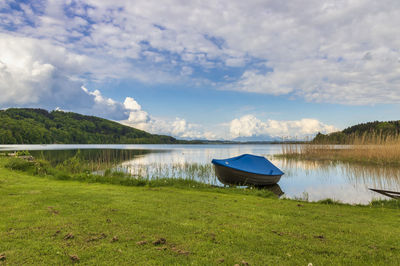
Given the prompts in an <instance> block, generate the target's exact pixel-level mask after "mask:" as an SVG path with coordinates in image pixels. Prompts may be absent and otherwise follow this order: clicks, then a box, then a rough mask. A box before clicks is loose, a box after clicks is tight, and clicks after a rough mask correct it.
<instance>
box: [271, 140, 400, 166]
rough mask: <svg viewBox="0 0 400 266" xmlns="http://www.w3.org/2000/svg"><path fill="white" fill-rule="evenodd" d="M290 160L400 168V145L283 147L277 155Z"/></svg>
mask: <svg viewBox="0 0 400 266" xmlns="http://www.w3.org/2000/svg"><path fill="white" fill-rule="evenodd" d="M277 156H278V157H284V158H289V159H300V160H312V161H340V162H349V163H361V164H368V165H377V166H400V143H394V144H393V143H391V142H390V143H388V144H369V145H367V144H365V145H347V146H340V145H329V144H324V145H321V144H302V145H290V144H284V145H282V153H281V154H280V155H277Z"/></svg>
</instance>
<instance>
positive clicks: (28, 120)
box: [0, 108, 180, 144]
mask: <svg viewBox="0 0 400 266" xmlns="http://www.w3.org/2000/svg"><path fill="white" fill-rule="evenodd" d="M178 142H180V141H178V140H176V139H175V138H173V137H170V136H163V135H153V134H150V133H147V132H145V131H142V130H138V129H135V128H132V127H128V126H124V125H122V124H119V123H117V122H113V121H110V120H107V119H103V118H99V117H95V116H86V115H81V114H77V113H72V112H62V111H51V112H48V111H46V110H43V109H29V108H10V109H7V110H0V144H55V143H57V144H139V143H178Z"/></svg>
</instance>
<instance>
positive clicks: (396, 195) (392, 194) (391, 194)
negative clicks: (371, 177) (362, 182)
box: [369, 188, 400, 200]
mask: <svg viewBox="0 0 400 266" xmlns="http://www.w3.org/2000/svg"><path fill="white" fill-rule="evenodd" d="M369 190H372V191H374V192H377V193H380V194H382V195H385V196H387V197H390V198H392V199H398V200H400V192H397V191H390V190H383V189H376V188H369Z"/></svg>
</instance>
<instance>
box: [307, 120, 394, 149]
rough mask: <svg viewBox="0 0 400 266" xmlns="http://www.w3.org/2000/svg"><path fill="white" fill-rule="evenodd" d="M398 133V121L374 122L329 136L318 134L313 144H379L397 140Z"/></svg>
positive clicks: (358, 125)
mask: <svg viewBox="0 0 400 266" xmlns="http://www.w3.org/2000/svg"><path fill="white" fill-rule="evenodd" d="M399 133H400V120H398V121H386V122H380V121H374V122H368V123H361V124H357V125H354V126H351V127H348V128H346V129H344V130H342V131H338V132H333V133H330V134H326V135H325V134H321V133H318V134H317V135H316V136H315V138H314V139H313V141H312V142H313V143H331V144H352V143H354V142H356V143H360V144H362V143H379V142H384V141H386V140H388V139H397V138H398V137H399Z"/></svg>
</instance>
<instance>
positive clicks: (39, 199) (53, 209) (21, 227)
mask: <svg viewBox="0 0 400 266" xmlns="http://www.w3.org/2000/svg"><path fill="white" fill-rule="evenodd" d="M0 197H1V202H2V208H1V209H0V212H1V213H0V225H1V228H0V234H1V235H0V238H1V239H2V241H1V242H0V254H4V255H5V261H6V262H7V263H10V264H66V263H69V262H72V260H73V259H74V258H75V259H76V258H79V261H80V262H82V263H85V264H86V263H87V264H124V263H127V262H131V263H137V264H180V265H183V264H190V263H194V264H217V263H222V264H225V265H233V264H235V263H239V264H240V263H241V262H242V261H244V262H247V263H249V264H250V265H254V264H275V265H276V264H280V265H285V264H291V265H293V264H296V265H307V264H308V263H310V262H311V263H313V264H314V265H316V264H318V265H319V264H322V265H323V264H396V262H398V261H399V260H400V252H399V249H398V246H399V244H400V243H399V240H398V235H399V234H400V229H399V228H398V226H397V224H398V209H395V208H390V207H389V206H388V207H385V206H383V207H382V206H350V205H335V204H333V205H329V204H328V205H327V204H321V203H306V202H298V201H293V200H278V199H274V198H264V197H259V196H256V195H242V194H235V193H220V192H218V191H217V190H216V191H212V190H208V191H202V190H196V189H192V190H188V189H182V188H176V187H126V186H117V185H110V184H96V183H85V182H76V181H61V180H52V179H48V178H41V177H38V176H32V175H29V174H26V173H23V172H18V171H10V170H8V169H5V168H4V167H3V165H1V166H0ZM392 207H393V206H392ZM372 228H373V230H372ZM162 239H165V243H163V242H164V240H162ZM74 256H76V257H74Z"/></svg>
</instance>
